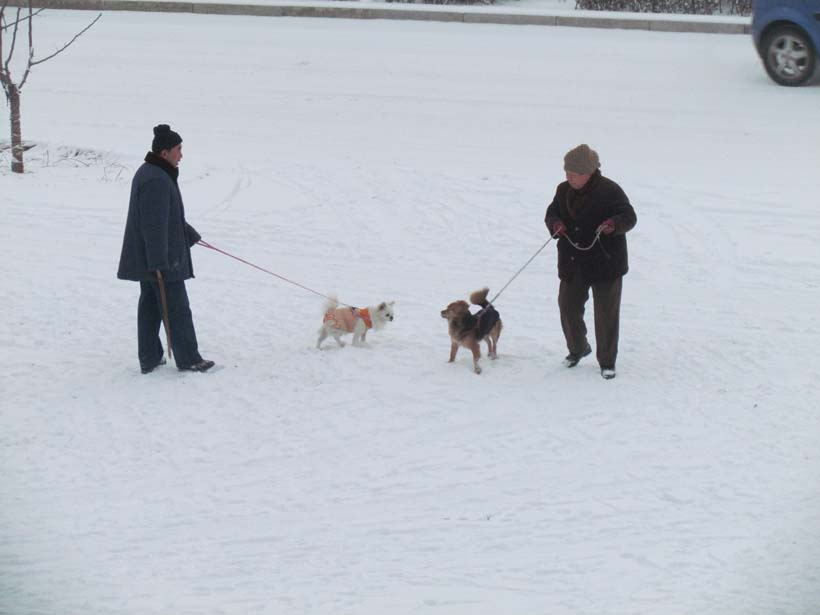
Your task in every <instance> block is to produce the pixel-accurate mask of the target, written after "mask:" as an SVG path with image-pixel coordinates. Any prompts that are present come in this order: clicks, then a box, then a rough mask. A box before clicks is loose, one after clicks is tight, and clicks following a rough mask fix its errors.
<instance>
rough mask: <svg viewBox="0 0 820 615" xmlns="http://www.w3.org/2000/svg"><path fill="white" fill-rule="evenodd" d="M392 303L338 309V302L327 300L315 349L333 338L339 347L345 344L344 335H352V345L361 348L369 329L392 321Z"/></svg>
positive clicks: (380, 326) (379, 327) (378, 327)
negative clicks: (329, 337)
mask: <svg viewBox="0 0 820 615" xmlns="http://www.w3.org/2000/svg"><path fill="white" fill-rule="evenodd" d="M393 303H394V302H393V301H390V302H389V303H387V302H382V303H380V304H379V305H375V306H369V307H366V308H354V307H339V302H338V301H336V300H332V299H331V300H329V301H328V302H327V303H325V309H324V318H323V319H322V326H321V328H320V329H319V339H318V340H316V348H321V346H322V342H323V341H324V340H325V339H326V338H327V337H328V336H333V338H334V339H335V340H336V343H337V344H339V346H344V345H345V343H344V342H343V341H342V340H341V337H342V336H343V335H345V334H346V333H352V334H353V345H354V346H361V345H362V343H363V342H364V341H365V337H366V336H367V332H368V331H369V330H370V329H381V328H382V327H384V325H386V324H387V323H388V322H392V321H393Z"/></svg>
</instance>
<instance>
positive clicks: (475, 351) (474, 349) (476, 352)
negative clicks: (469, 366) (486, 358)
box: [470, 342, 481, 374]
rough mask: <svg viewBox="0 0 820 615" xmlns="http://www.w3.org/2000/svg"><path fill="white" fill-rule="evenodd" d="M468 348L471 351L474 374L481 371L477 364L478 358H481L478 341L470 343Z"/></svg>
mask: <svg viewBox="0 0 820 615" xmlns="http://www.w3.org/2000/svg"><path fill="white" fill-rule="evenodd" d="M470 350H471V351H472V352H473V370H474V371H475V373H476V374H480V373H481V367H480V366H479V365H478V360H479V359H480V358H481V346H479V345H478V342H473V343H472V344H470Z"/></svg>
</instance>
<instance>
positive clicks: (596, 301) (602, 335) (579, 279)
mask: <svg viewBox="0 0 820 615" xmlns="http://www.w3.org/2000/svg"><path fill="white" fill-rule="evenodd" d="M622 286H623V277H618V278H616V279H615V280H612V281H609V282H596V283H590V282H587V281H586V280H585V279H584V277H583V276H582V275H581V273H580V272H577V273H576V274H575V275H574V276H573V278H572V281H570V282H566V281H564V280H561V285H560V287H559V289H558V308H559V309H560V311H561V328H562V329H563V330H564V338H565V339H566V340H567V349H568V350H569V352H570V354H574V355H575V356H578V357H580V356H582V355H583V354H584V351H585V350H586V347H587V345H588V344H589V342H588V341H587V326H586V323H585V322H584V306H585V305H586V302H587V300H588V299H589V289H590V288H592V303H593V307H594V309H595V349H596V353H595V354H596V356H597V358H598V364H599V365H600V366H601V367H612V368H614V367H615V359H617V357H618V328H619V325H620V319H621V288H622Z"/></svg>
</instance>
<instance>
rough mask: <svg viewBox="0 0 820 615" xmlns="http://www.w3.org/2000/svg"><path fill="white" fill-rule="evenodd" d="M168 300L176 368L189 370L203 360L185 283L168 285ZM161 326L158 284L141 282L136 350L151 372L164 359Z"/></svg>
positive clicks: (166, 292)
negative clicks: (187, 368)
mask: <svg viewBox="0 0 820 615" xmlns="http://www.w3.org/2000/svg"><path fill="white" fill-rule="evenodd" d="M165 296H166V298H167V300H168V321H169V322H170V325H171V350H172V351H173V354H174V360H175V361H176V364H177V367H190V366H191V365H193V364H194V363H198V362H199V361H201V360H202V357H201V356H200V354H199V348H198V345H197V341H196V332H195V331H194V320H193V316H192V315H191V306H190V304H189V303H188V292H187V291H186V290H185V282H165ZM161 325H162V302H161V299H160V294H159V284H157V282H140V301H139V305H138V307H137V347H138V353H139V360H140V367H142V368H152V367H154V366H156V365H157V364H158V363H159V361H160V359H161V358H162V353H163V350H162V342H161V341H160V337H159V330H160V326H161Z"/></svg>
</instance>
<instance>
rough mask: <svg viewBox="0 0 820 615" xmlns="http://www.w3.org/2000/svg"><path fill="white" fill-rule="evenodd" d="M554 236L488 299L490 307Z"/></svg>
mask: <svg viewBox="0 0 820 615" xmlns="http://www.w3.org/2000/svg"><path fill="white" fill-rule="evenodd" d="M556 236H557V235H552V236H550V238H549V239H547V240H546V241H545V242H544V245H542V246H541V247H540V248H538V250H536V252H535V254H533V255H532V256H531V257H530V260H528V261H527V262H526V263H524V266H523V267H521V269H519V270H518V271H516V272H515V275H514V276H513V277H511V278H510V281H509V282H507V283H506V284H504V287H503V288H502V289H501V290H499V291H498V292H497V293H496V294H495V297H493V298H492V299H490V301H489V305H492V304H493V303H494V302H495V300H496V299H498V297H499V296H501V293H503V292H504V291H505V290H507V287H508V286H509V285H510V284H512V283H513V280H515V278H517V277H518V276H519V274H520V273H521V272H522V271H524V269H526V268H527V267H528V266H529V264H530V263H531V262H532V261H534V260H535V257H536V256H538V255H539V254H541V251H542V250H543V249H544V248H546V247H547V246H548V245H549V242H550V241H552V240H553V239H555V237H556Z"/></svg>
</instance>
